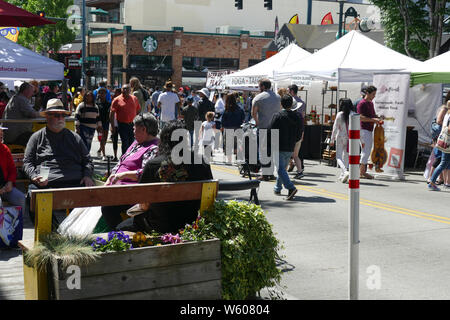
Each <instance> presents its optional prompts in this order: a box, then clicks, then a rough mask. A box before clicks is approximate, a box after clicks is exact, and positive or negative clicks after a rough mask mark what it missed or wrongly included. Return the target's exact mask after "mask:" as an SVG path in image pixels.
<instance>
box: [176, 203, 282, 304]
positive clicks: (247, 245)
mask: <svg viewBox="0 0 450 320" xmlns="http://www.w3.org/2000/svg"><path fill="white" fill-rule="evenodd" d="M180 233H181V238H182V240H183V241H201V240H206V239H211V238H218V239H220V240H221V246H222V250H221V252H222V254H221V255H222V297H223V298H224V299H232V300H242V299H246V298H248V297H250V296H252V295H254V294H255V293H256V292H258V291H260V290H261V289H262V288H265V287H274V286H276V285H279V284H280V281H281V271H280V270H279V269H278V268H277V259H279V256H278V250H279V249H280V243H279V241H278V240H277V239H276V238H275V236H274V234H273V232H272V226H271V225H270V224H269V223H268V221H267V219H266V217H265V215H264V212H263V210H262V209H261V207H260V206H257V205H255V204H248V203H246V202H239V201H228V202H225V201H223V200H219V201H216V202H215V205H214V209H213V210H210V211H205V212H204V213H202V216H201V218H198V219H197V220H196V221H195V223H194V224H192V225H188V226H186V228H185V229H184V230H182V231H181V232H180Z"/></svg>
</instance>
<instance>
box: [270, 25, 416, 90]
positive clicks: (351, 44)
mask: <svg viewBox="0 0 450 320" xmlns="http://www.w3.org/2000/svg"><path fill="white" fill-rule="evenodd" d="M422 63H423V62H421V61H418V60H415V59H413V58H410V57H407V56H405V55H403V54H401V53H398V52H396V51H394V50H392V49H389V48H387V47H385V46H383V45H381V44H379V43H378V42H376V41H374V40H372V39H370V38H368V37H366V36H365V35H363V34H361V33H359V32H357V31H351V32H349V33H348V34H346V35H345V36H343V37H342V38H340V39H338V40H336V41H335V42H333V43H331V44H330V45H328V46H326V47H325V48H323V49H321V50H319V51H317V52H316V53H314V54H313V55H311V56H310V57H308V58H306V59H302V60H300V61H298V62H296V63H294V64H290V65H289V66H288V67H284V68H281V69H278V70H276V71H275V73H274V78H275V80H277V81H278V80H284V79H287V78H291V77H292V76H295V75H307V76H311V77H313V78H315V79H321V80H327V81H339V82H371V81H372V79H373V74H374V73H377V72H386V71H411V70H412V69H413V68H415V67H419V66H420V64H422Z"/></svg>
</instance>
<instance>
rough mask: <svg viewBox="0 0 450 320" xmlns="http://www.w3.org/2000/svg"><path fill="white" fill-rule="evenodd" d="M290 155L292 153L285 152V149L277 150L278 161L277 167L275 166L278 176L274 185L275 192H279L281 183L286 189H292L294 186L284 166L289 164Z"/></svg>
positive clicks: (281, 187)
mask: <svg viewBox="0 0 450 320" xmlns="http://www.w3.org/2000/svg"><path fill="white" fill-rule="evenodd" d="M291 155H292V152H285V151H280V152H279V161H278V168H277V173H278V176H277V182H276V184H275V187H274V190H275V191H276V192H280V191H281V189H283V186H282V185H284V187H285V188H286V189H288V190H292V189H294V188H295V186H294V184H293V183H292V181H291V179H289V175H288V173H287V171H286V167H287V165H288V164H289V160H290V159H291Z"/></svg>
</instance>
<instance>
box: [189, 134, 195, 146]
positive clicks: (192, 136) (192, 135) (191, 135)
mask: <svg viewBox="0 0 450 320" xmlns="http://www.w3.org/2000/svg"><path fill="white" fill-rule="evenodd" d="M189 137H190V138H191V140H190V142H191V149H192V146H193V145H194V130H189Z"/></svg>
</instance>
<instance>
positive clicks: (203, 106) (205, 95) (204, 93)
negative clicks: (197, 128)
mask: <svg viewBox="0 0 450 320" xmlns="http://www.w3.org/2000/svg"><path fill="white" fill-rule="evenodd" d="M197 93H198V95H199V96H200V99H201V100H200V101H199V102H198V117H199V119H200V121H205V116H206V113H207V112H209V111H212V112H214V113H215V112H216V108H215V107H214V104H213V103H212V102H211V101H210V100H209V90H208V89H206V88H203V89H202V90H199V91H197Z"/></svg>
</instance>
